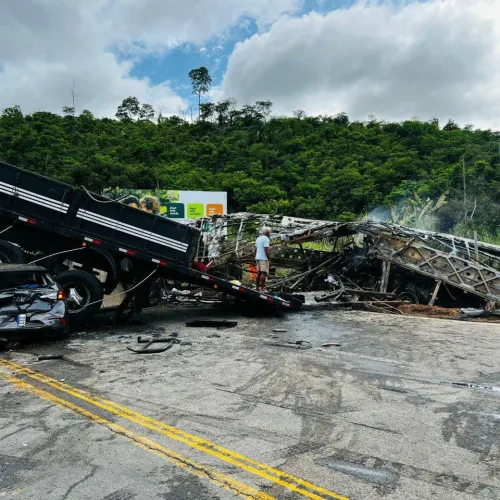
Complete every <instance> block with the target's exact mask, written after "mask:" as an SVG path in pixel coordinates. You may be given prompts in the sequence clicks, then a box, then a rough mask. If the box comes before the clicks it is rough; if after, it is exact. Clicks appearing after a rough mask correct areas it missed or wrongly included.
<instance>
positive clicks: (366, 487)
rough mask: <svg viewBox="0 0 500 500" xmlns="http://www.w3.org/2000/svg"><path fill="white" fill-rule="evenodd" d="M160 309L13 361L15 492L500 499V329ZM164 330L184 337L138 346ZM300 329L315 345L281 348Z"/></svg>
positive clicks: (7, 376)
mask: <svg viewBox="0 0 500 500" xmlns="http://www.w3.org/2000/svg"><path fill="white" fill-rule="evenodd" d="M146 319H147V324H146V325H145V326H143V327H139V328H138V327H132V326H121V327H117V328H116V331H115V332H114V333H111V319H110V317H109V315H108V316H106V315H104V316H101V317H100V318H99V319H98V321H99V324H98V323H95V324H94V326H91V327H89V328H88V329H87V330H86V331H85V332H80V333H79V334H76V335H73V336H72V337H71V338H69V339H68V340H66V341H64V342H58V343H53V344H44V345H31V346H26V347H23V348H21V349H18V350H17V351H14V352H8V353H3V354H0V358H3V359H4V360H7V361H5V362H3V361H0V373H2V374H3V375H4V376H3V377H0V397H1V401H2V404H1V412H0V498H4V497H5V498H11V497H12V498H26V499H38V498H44V499H86V498H89V499H90V498H92V499H107V500H129V499H135V498H137V499H139V498H140V499H142V498H168V499H183V498H191V499H203V498H234V497H235V495H236V496H240V497H241V496H243V497H246V498H279V499H281V498H283V499H292V498H345V497H347V498H352V499H373V498H390V499H413V498H415V499H417V498H429V497H431V496H432V497H433V498H437V499H457V498H460V499H462V498H463V499H498V498H500V367H499V365H500V356H499V355H498V353H499V352H500V326H497V325H492V324H477V323H476V324H472V323H465V322H458V321H446V320H437V319H425V318H409V317H402V316H387V315H382V314H374V313H366V312H354V311H352V312H349V311H331V310H329V309H328V308H321V309H317V310H312V311H303V312H301V313H299V314H280V315H277V316H273V317H258V316H256V317H245V316H242V315H238V314H235V313H234V312H230V311H227V310H224V309H221V308H214V307H210V306H206V307H195V306H189V305H186V306H177V307H165V308H159V309H154V310H150V311H148V312H147V313H146ZM193 319H228V320H233V319H234V320H237V321H238V326H236V327H235V328H231V329H219V330H216V329H211V328H187V327H186V326H185V325H184V322H185V321H189V320H193ZM273 329H284V330H286V331H285V332H282V333H275V332H273ZM158 332H163V333H164V332H166V333H171V332H177V333H178V335H179V338H180V339H181V340H182V341H183V343H182V344H178V345H174V346H173V347H172V349H170V350H168V351H166V352H164V353H161V354H151V355H138V354H133V353H131V352H129V351H128V350H127V349H126V347H127V346H134V347H136V346H137V343H136V342H137V340H136V339H137V336H138V335H143V336H147V335H150V334H152V333H158ZM214 334H215V335H214ZM297 340H307V341H309V342H311V343H312V345H313V348H311V349H308V350H301V349H300V350H298V349H287V348H282V347H275V346H270V345H269V344H270V343H271V342H281V343H282V342H287V341H289V342H295V341H297ZM326 342H335V343H338V344H341V345H340V346H339V347H321V344H323V343H326ZM54 353H63V354H64V359H62V360H49V361H43V362H38V361H37V358H36V356H37V355H39V354H54ZM10 361H14V362H15V363H16V364H15V365H13V364H9V363H10ZM26 367H27V368H28V370H26ZM29 369H31V370H36V372H41V373H42V374H43V375H42V376H40V375H37V373H36V372H31V371H29ZM44 377H45V378H44ZM16 381H17V383H16ZM23 384H25V385H23ZM32 387H34V388H35V389H34V390H33V389H31V388H32ZM81 390H84V391H86V392H85V394H87V393H89V394H90V396H88V395H87V396H85V395H83V393H81V392H79V391H81ZM37 391H38V392H37ZM42 391H48V395H47V393H46V392H42ZM57 398H59V399H61V400H62V401H60V400H59V399H57ZM71 405H73V406H75V405H76V406H77V407H78V408H80V409H82V410H83V412H82V411H79V410H78V409H75V408H72V407H71ZM117 408H118V409H117ZM85 412H87V413H85ZM91 415H94V416H97V417H98V418H94V417H92V416H91ZM99 419H101V420H99ZM123 429H125V430H123ZM130 433H132V434H131V435H130ZM193 436H194V437H193ZM200 439H203V440H206V442H207V443H209V444H206V443H205V442H204V441H203V442H202V441H199V440H200ZM151 443H153V444H151ZM200 443H201V444H200ZM203 443H205V444H203ZM218 447H222V448H223V449H224V450H226V451H220V450H219V448H218ZM165 450H166V451H165ZM214 450H219V451H217V453H215V454H214ZM227 450H229V451H227ZM169 453H170V454H169ZM172 453H173V454H172ZM175 454H178V455H179V456H181V457H182V460H181V459H179V457H178V456H177V455H175ZM242 456H243V458H241V457H242ZM175 457H177V458H175ZM175 460H178V461H177V462H176V461H175ZM186 464H187V465H186ZM190 464H191V465H190ZM193 464H194V465H193ZM205 469H206V470H205ZM273 471H278V472H273ZM215 473H216V474H215ZM217 474H219V475H217ZM233 483H234V484H233ZM259 495H260V496H259Z"/></svg>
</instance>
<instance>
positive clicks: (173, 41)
mask: <svg viewBox="0 0 500 500" xmlns="http://www.w3.org/2000/svg"><path fill="white" fill-rule="evenodd" d="M300 1H301V0H276V1H273V2H268V0H231V1H230V2H228V1H226V0H183V1H177V0H142V1H141V0H121V1H119V2H117V1H115V0H85V1H82V2H78V1H74V0H24V1H22V2H21V1H15V0H12V1H8V0H7V1H3V2H0V19H2V20H4V23H3V24H2V29H1V30H0V109H3V108H5V107H9V106H13V105H15V104H19V105H20V106H21V108H22V109H23V111H24V112H28V113H29V112H33V111H36V110H44V111H53V112H59V111H60V110H61V107H62V106H64V105H70V103H71V98H70V95H69V94H70V93H69V90H70V87H71V83H72V81H73V79H74V78H75V79H76V86H77V89H76V90H77V111H81V110H82V109H84V108H86V109H89V110H91V111H92V112H93V113H95V114H96V115H98V116H113V115H114V113H115V111H116V108H117V106H118V104H119V103H120V102H121V100H122V99H123V98H125V97H127V96H129V95H133V96H136V97H137V98H138V99H139V100H140V101H142V102H149V103H151V104H153V105H155V106H161V107H162V108H163V113H164V114H168V113H176V112H177V110H178V108H179V107H180V106H185V102H184V101H183V99H182V98H181V97H179V96H178V95H176V94H175V92H174V91H173V90H172V89H171V88H170V86H169V84H168V82H164V83H163V84H160V85H153V84H152V83H151V82H150V81H149V80H148V79H147V78H144V79H139V78H135V77H133V76H131V69H132V62H130V61H129V62H123V61H122V62H120V61H119V60H118V59H117V58H116V57H115V55H113V54H112V52H111V48H114V49H116V48H120V49H121V50H123V52H124V53H127V54H128V55H133V56H134V57H135V61H137V60H139V59H140V57H141V56H142V55H144V54H147V53H151V52H163V51H165V50H168V49H169V48H172V47H175V46H177V45H178V44H179V43H181V42H183V41H189V42H193V43H199V44H201V43H203V42H204V41H206V40H208V39H209V38H211V37H212V36H214V35H215V34H217V33H218V32H219V31H221V30H224V29H227V28H228V27H229V26H230V25H231V24H233V23H236V22H237V21H238V19H240V18H241V17H242V16H251V17H252V18H254V19H255V20H256V21H257V22H258V23H259V24H260V25H265V24H267V23H270V22H272V21H274V20H275V19H277V18H278V17H279V16H280V15H281V14H282V13H284V12H293V11H295V10H296V9H297V8H298V6H299V5H300Z"/></svg>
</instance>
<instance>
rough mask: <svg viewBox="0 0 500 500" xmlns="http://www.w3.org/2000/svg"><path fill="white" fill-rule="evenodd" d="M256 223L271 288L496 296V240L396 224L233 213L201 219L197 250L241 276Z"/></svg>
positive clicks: (489, 299) (475, 303) (483, 302)
mask: <svg viewBox="0 0 500 500" xmlns="http://www.w3.org/2000/svg"><path fill="white" fill-rule="evenodd" d="M263 225H267V226H270V227H271V229H272V251H271V255H272V266H273V268H274V271H275V272H274V275H273V276H271V280H270V281H269V288H270V289H271V290H275V291H278V290H279V291H283V292H289V293H290V292H299V291H305V290H315V291H318V290H320V291H321V290H323V291H324V292H325V295H323V297H321V299H320V300H322V299H329V298H340V297H343V298H344V299H348V300H358V299H364V298H369V299H376V298H387V299H397V300H402V301H406V302H412V303H415V304H418V303H425V304H430V305H433V304H435V303H436V302H437V303H439V304H440V305H444V306H457V307H458V306H468V307H484V306H487V308H488V307H489V308H493V307H494V304H495V303H496V302H499V301H500V247H499V246H496V245H492V244H488V243H484V242H478V241H474V240H470V239H466V238H460V237H456V236H453V235H450V234H441V233H434V232H430V231H423V230H416V229H413V228H409V227H404V226H400V225H397V224H389V223H383V222H370V221H363V222H352V223H351V222H349V223H343V222H328V221H314V220H306V219H298V218H291V217H274V216H269V215H253V214H246V213H241V214H233V215H229V216H226V217H218V218H214V219H211V220H207V221H205V222H204V227H205V234H204V240H203V241H204V243H205V244H204V246H203V248H202V249H201V252H202V254H199V255H198V257H199V258H204V257H205V258H209V259H215V261H216V265H215V268H214V270H215V271H217V269H219V272H220V273H222V274H224V273H225V274H226V275H229V276H233V277H237V278H241V275H240V276H238V269H239V271H240V273H241V272H242V271H243V270H245V269H248V268H247V267H246V266H248V265H251V264H252V262H253V259H254V255H253V253H254V249H253V241H254V239H255V237H256V235H257V233H258V229H259V228H260V227H262V226H263Z"/></svg>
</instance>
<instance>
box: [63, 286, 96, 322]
mask: <svg viewBox="0 0 500 500" xmlns="http://www.w3.org/2000/svg"><path fill="white" fill-rule="evenodd" d="M63 289H64V292H65V294H66V297H67V299H66V301H67V303H68V310H69V313H70V314H78V313H80V312H82V311H83V310H85V309H86V308H87V307H88V305H89V304H90V290H89V289H88V287H87V286H86V285H84V284H82V283H66V284H65V285H63Z"/></svg>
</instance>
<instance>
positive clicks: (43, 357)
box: [37, 354, 64, 361]
mask: <svg viewBox="0 0 500 500" xmlns="http://www.w3.org/2000/svg"><path fill="white" fill-rule="evenodd" d="M63 358H64V354H42V355H40V356H38V358H37V359H38V361H46V360H48V359H63Z"/></svg>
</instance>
